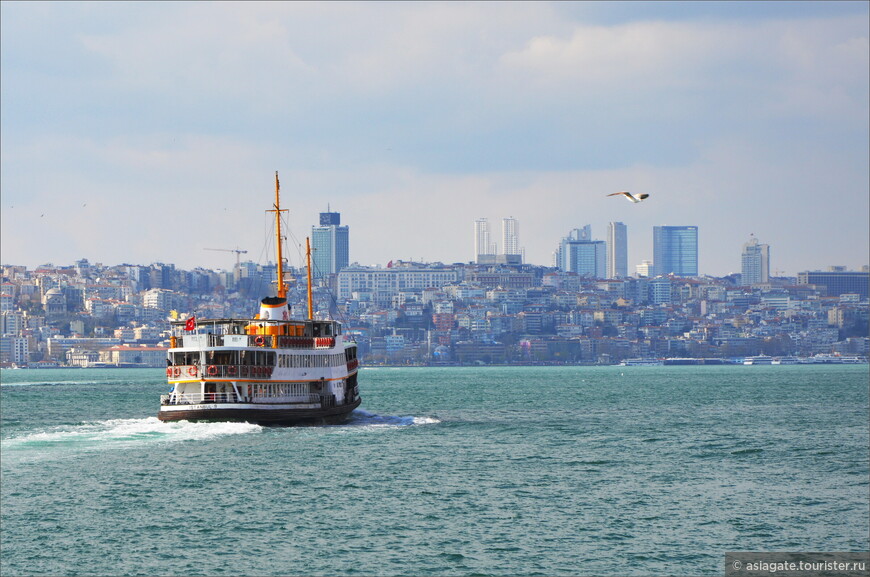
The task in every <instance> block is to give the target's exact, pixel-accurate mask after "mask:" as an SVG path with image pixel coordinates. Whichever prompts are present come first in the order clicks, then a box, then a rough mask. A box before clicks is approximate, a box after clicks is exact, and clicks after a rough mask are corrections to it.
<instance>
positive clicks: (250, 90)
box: [0, 0, 870, 276]
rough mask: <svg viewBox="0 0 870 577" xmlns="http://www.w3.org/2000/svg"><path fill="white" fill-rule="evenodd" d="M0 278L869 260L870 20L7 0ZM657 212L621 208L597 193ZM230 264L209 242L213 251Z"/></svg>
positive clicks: (785, 268)
mask: <svg viewBox="0 0 870 577" xmlns="http://www.w3.org/2000/svg"><path fill="white" fill-rule="evenodd" d="M0 27H2V28H0V261H2V263H3V264H16V265H26V266H28V267H31V268H32V267H36V266H38V265H40V264H44V263H54V264H56V265H64V264H72V263H73V262H74V261H75V260H78V259H81V258H87V259H88V260H89V261H90V262H92V263H97V262H99V263H102V264H104V265H107V266H111V265H116V264H122V263H130V264H144V265H147V264H151V263H154V262H163V263H174V264H175V265H176V266H177V267H180V268H185V269H191V268H194V267H197V266H203V267H207V268H222V269H229V268H231V267H232V266H233V264H234V263H235V260H236V254H234V253H232V252H225V251H231V250H234V249H239V250H245V251H247V252H246V253H245V254H243V255H241V258H242V259H250V260H253V261H255V262H261V263H266V262H269V261H274V259H275V256H274V252H273V248H272V247H273V245H274V243H273V242H271V234H272V232H271V229H270V228H269V220H268V215H267V213H266V210H267V209H268V208H269V207H270V205H271V203H272V201H273V197H274V178H275V172H276V171H277V172H278V173H279V175H280V181H281V198H282V205H284V208H288V209H289V211H290V212H289V215H288V217H287V219H288V225H289V227H290V235H289V243H290V244H291V247H290V248H289V250H288V253H289V260H290V264H291V265H293V266H299V265H301V264H302V262H303V259H302V257H301V256H300V255H301V253H300V250H299V246H300V245H303V244H304V242H305V241H304V239H305V237H306V236H308V235H310V231H311V227H312V225H315V224H317V223H318V222H319V213H320V212H325V211H326V210H327V209H331V210H332V211H336V212H340V213H341V221H342V224H343V225H347V226H349V228H350V259H351V261H352V262H358V263H360V264H363V265H386V264H387V263H388V262H389V261H390V260H416V261H425V262H436V261H440V262H444V263H454V262H469V261H471V260H473V259H474V258H475V255H474V254H473V252H474V236H473V233H474V221H475V220H476V219H478V218H487V219H488V220H489V221H490V223H491V224H490V226H491V228H492V229H493V230H494V236H495V237H496V239H497V240H498V242H499V244H500V243H501V240H500V234H501V233H500V231H501V220H502V219H503V218H506V217H513V218H516V219H518V220H519V227H520V228H519V230H520V245H521V246H522V247H524V249H525V255H526V262H528V263H531V264H537V265H550V264H552V254H553V252H554V251H555V250H556V248H557V247H558V244H559V242H560V240H561V239H562V238H563V237H565V236H567V235H568V233H569V232H570V231H571V230H572V229H574V228H581V227H583V226H585V225H587V224H589V225H591V228H592V236H593V238H595V239H600V240H604V239H605V238H606V233H607V225H608V223H609V222H613V221H617V222H623V223H625V224H626V226H627V227H628V244H629V247H628V249H629V255H628V256H629V272H630V273H632V272H634V267H635V265H636V264H639V263H640V262H641V261H642V260H644V259H648V260H652V258H653V252H652V234H653V233H652V230H653V227H654V226H660V225H676V226H683V225H696V226H698V227H699V272H700V273H701V274H708V275H713V276H724V275H727V274H730V273H734V272H740V253H741V250H742V247H743V244H744V243H746V242H747V241H748V240H749V239H750V238H751V236H752V235H754V236H755V238H757V239H758V240H759V241H760V242H761V243H764V244H768V245H769V246H770V260H771V273H772V274H775V275H783V274H785V275H795V274H797V273H798V272H800V271H804V270H823V269H825V268H827V267H828V266H831V265H840V266H846V267H848V268H849V269H854V270H859V269H860V268H861V267H862V266H864V265H866V264H868V262H870V216H868V215H870V90H868V85H870V42H868V38H870V3H868V2H805V1H798V2H781V1H776V2H724V3H720V2H697V3H695V2H684V3H671V2H650V3H644V2H626V3H622V2H603V3H598V2H577V3H573V2H553V3H548V2H538V1H535V2H505V3H501V2H483V3H475V2H431V3H429V2H346V3H345V2H324V3H319V2H311V3H306V2H287V3H283V2H263V3H258V2H251V1H248V2H239V3H236V2H215V3H209V2H192V3H186V2H94V3H82V2H57V3H54V2H11V1H6V0H4V1H3V2H2V3H0ZM624 190H627V191H632V192H636V193H647V194H649V195H650V197H649V198H648V199H647V200H646V201H644V202H642V203H640V204H632V203H630V202H627V201H626V200H624V199H622V198H621V197H608V196H607V195H608V194H609V193H611V192H618V191H624ZM207 248H218V249H223V250H206V249H207Z"/></svg>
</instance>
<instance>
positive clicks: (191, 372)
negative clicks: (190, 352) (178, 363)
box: [187, 365, 196, 377]
mask: <svg viewBox="0 0 870 577" xmlns="http://www.w3.org/2000/svg"><path fill="white" fill-rule="evenodd" d="M187 374H188V375H190V376H191V377H195V376H196V365H191V366H189V367H188V368H187Z"/></svg>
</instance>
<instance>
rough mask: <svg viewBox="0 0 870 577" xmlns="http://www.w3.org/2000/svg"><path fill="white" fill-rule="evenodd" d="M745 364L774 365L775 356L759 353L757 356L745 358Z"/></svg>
mask: <svg viewBox="0 0 870 577" xmlns="http://www.w3.org/2000/svg"><path fill="white" fill-rule="evenodd" d="M743 364H744V365H772V364H773V357H769V356H767V355H758V356H756V357H746V358H745V359H743Z"/></svg>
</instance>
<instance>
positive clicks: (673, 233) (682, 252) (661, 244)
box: [653, 226, 698, 276]
mask: <svg viewBox="0 0 870 577" xmlns="http://www.w3.org/2000/svg"><path fill="white" fill-rule="evenodd" d="M667 274H673V275H676V276H698V227H697V226H654V227H653V276H658V275H667Z"/></svg>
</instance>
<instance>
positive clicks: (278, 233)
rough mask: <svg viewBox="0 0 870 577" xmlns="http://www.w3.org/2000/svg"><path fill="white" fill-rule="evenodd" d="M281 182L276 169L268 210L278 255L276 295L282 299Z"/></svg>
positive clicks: (283, 285) (285, 295)
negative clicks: (271, 206) (272, 199)
mask: <svg viewBox="0 0 870 577" xmlns="http://www.w3.org/2000/svg"><path fill="white" fill-rule="evenodd" d="M280 192H281V184H280V183H279V182H278V171H277V170H276V171H275V209H274V210H272V211H270V212H274V213H275V237H276V238H275V240H276V244H277V247H278V248H277V252H278V254H277V256H278V296H279V297H280V298H282V299H284V298H287V285H286V284H285V283H284V256H283V255H282V253H281V240H282V239H281V198H280Z"/></svg>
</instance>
